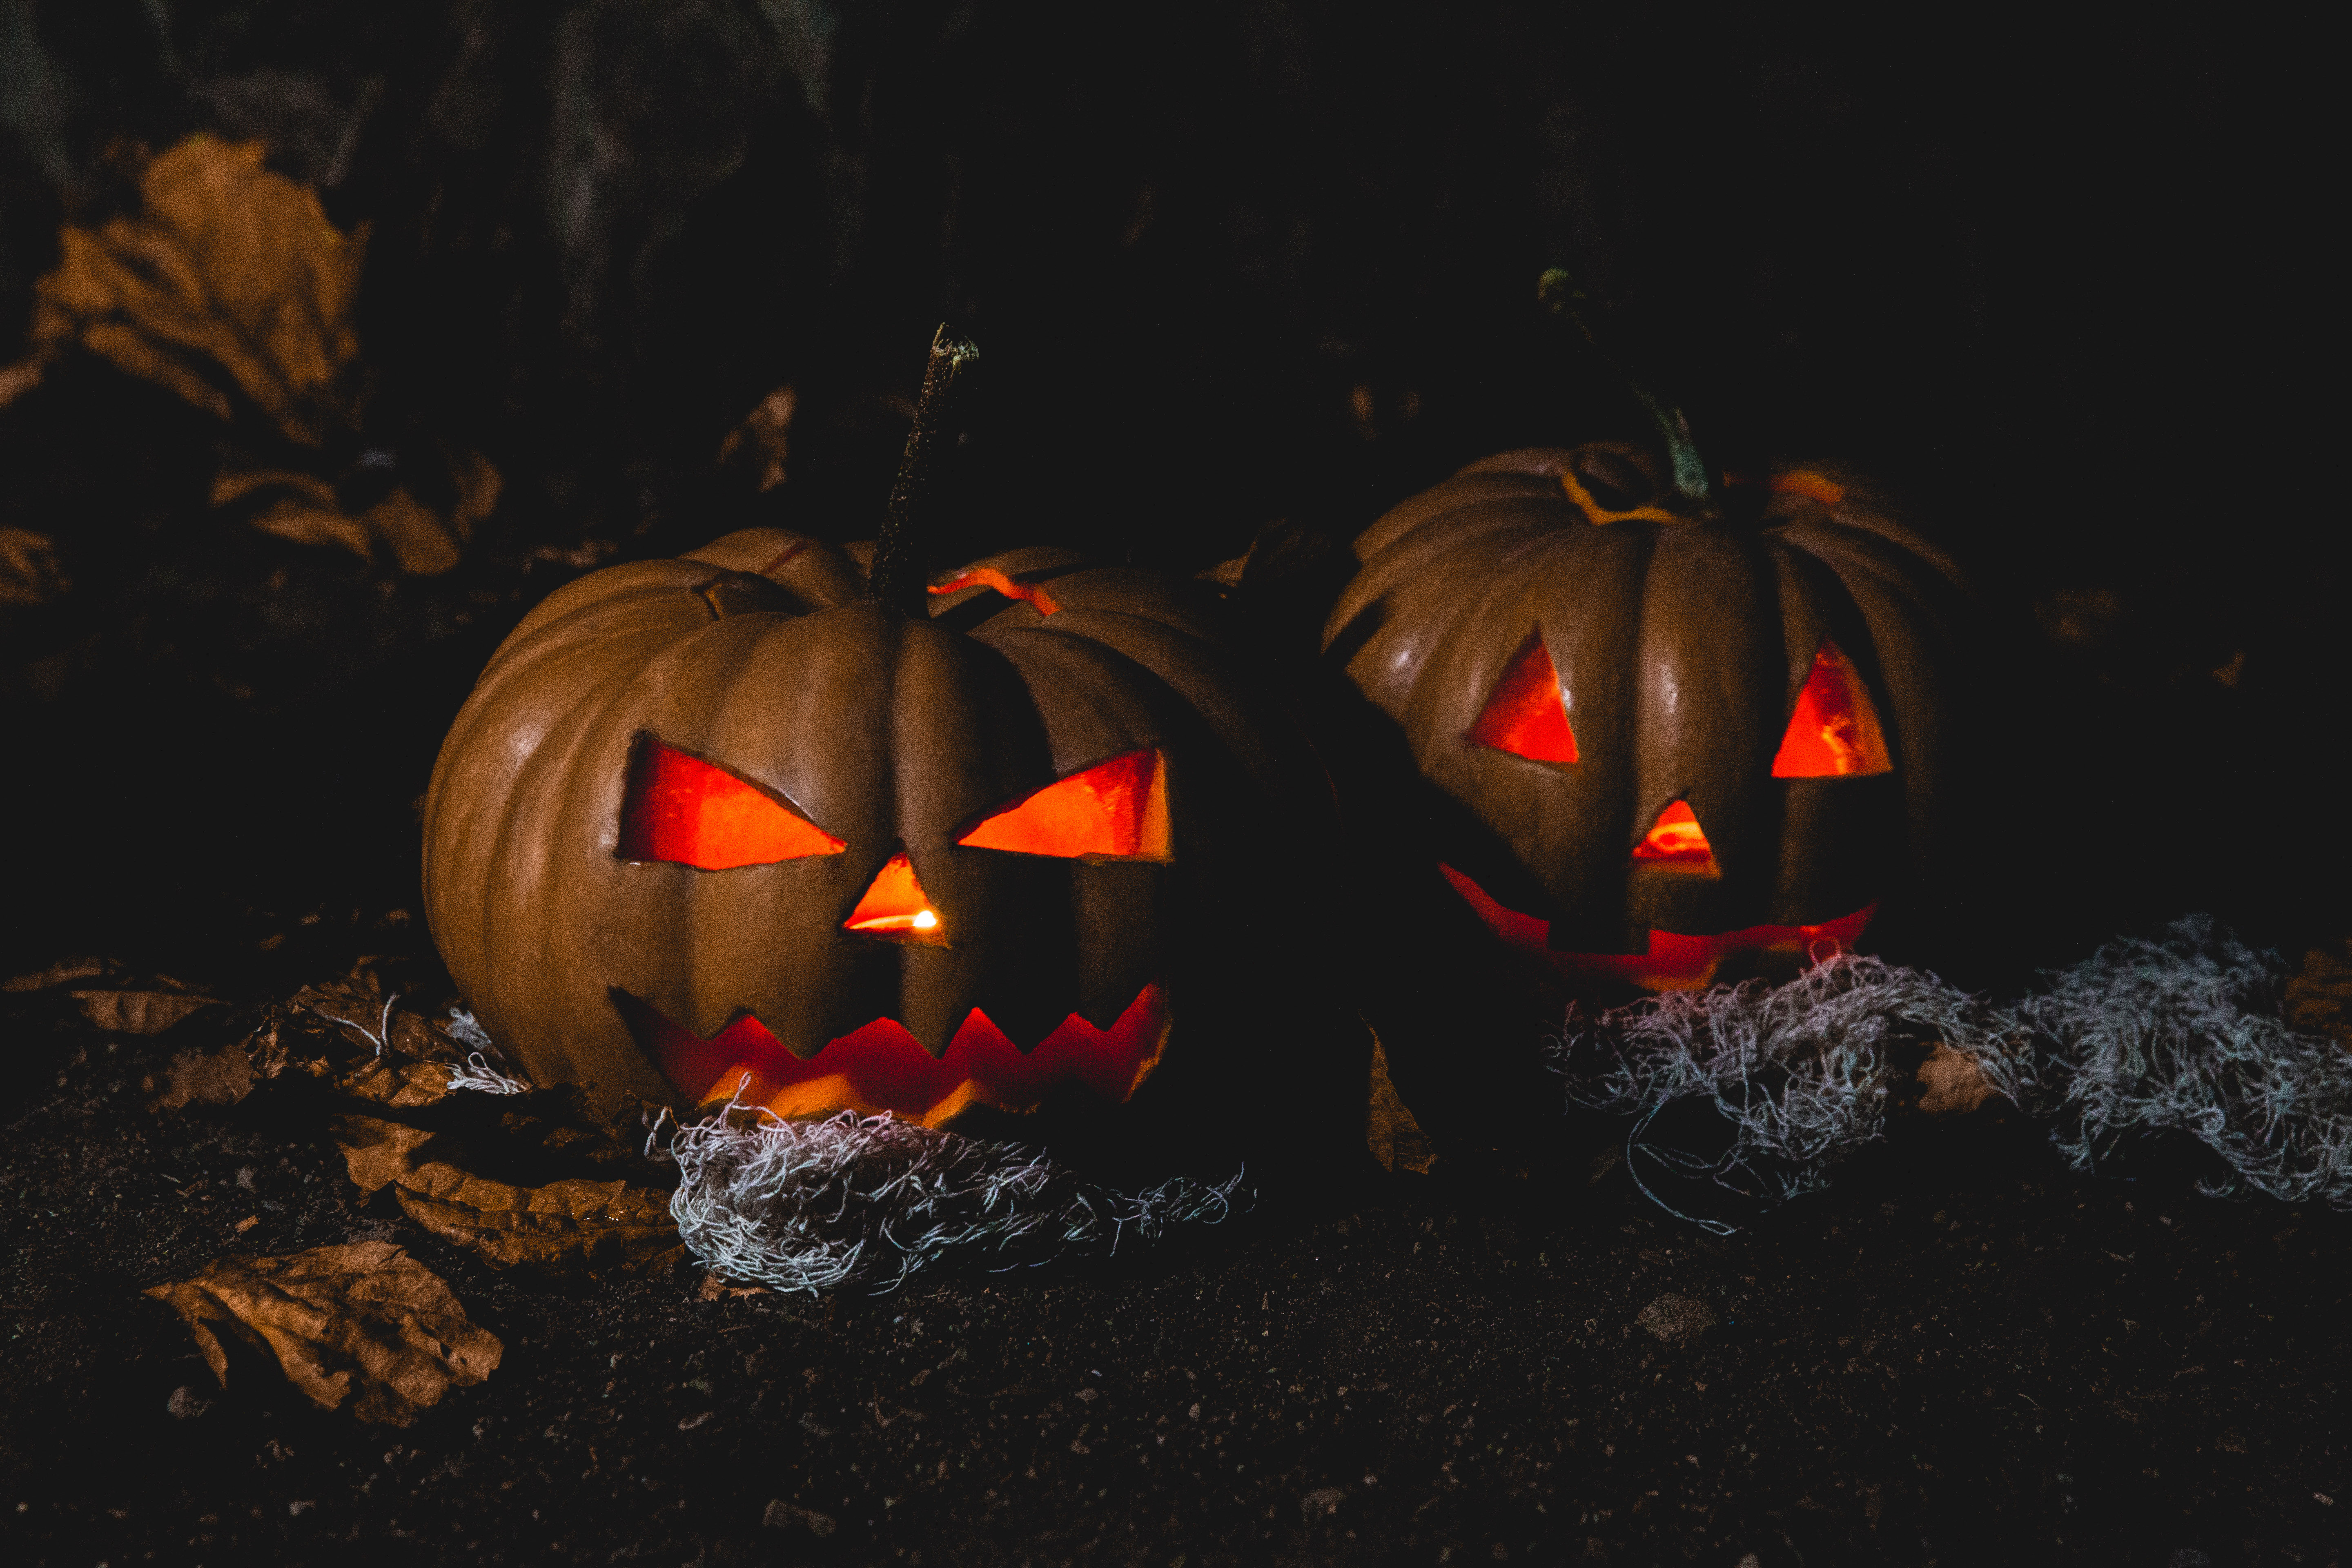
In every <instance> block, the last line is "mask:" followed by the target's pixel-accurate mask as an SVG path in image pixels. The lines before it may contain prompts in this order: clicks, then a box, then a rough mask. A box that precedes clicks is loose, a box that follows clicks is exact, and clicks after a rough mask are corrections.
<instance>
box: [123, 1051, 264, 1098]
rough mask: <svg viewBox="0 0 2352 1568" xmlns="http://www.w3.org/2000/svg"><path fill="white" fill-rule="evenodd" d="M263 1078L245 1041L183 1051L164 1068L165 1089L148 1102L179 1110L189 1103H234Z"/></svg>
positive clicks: (250, 1091)
mask: <svg viewBox="0 0 2352 1568" xmlns="http://www.w3.org/2000/svg"><path fill="white" fill-rule="evenodd" d="M259 1081H260V1079H258V1077H257V1076H256V1074H255V1072H254V1070H253V1058H252V1057H251V1056H250V1055H249V1054H247V1051H246V1048H245V1047H244V1046H242V1045H234V1046H223V1047H220V1048H219V1049H218V1050H211V1051H181V1052H179V1053H178V1054H177V1055H175V1056H173V1058H172V1060H171V1062H170V1063H169V1065H167V1066H166V1067H165V1068H163V1086H162V1091H161V1092H160V1093H158V1094H157V1095H156V1096H155V1098H154V1099H153V1100H152V1101H150V1102H149V1105H148V1109H149V1110H180V1109H182V1108H183V1107H184V1106H190V1105H235V1104H236V1103H237V1102H238V1101H239V1100H243V1099H244V1098H245V1097H246V1096H247V1095H248V1094H251V1093H252V1092H253V1086H254V1085H255V1084H256V1083H257V1082H259Z"/></svg>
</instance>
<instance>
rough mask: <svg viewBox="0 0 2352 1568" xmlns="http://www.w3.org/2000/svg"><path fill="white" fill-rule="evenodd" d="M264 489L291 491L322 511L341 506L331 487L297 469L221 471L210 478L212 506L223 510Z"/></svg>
mask: <svg viewBox="0 0 2352 1568" xmlns="http://www.w3.org/2000/svg"><path fill="white" fill-rule="evenodd" d="M266 489H288V490H292V491H293V492H294V493H295V495H296V496H297V497H298V498H299V499H300V500H306V501H309V502H310V504H311V505H312V506H314V507H317V508H319V509H320V510H324V511H334V510H339V509H340V508H341V504H342V503H341V501H340V500H337V499H336V497H335V487H334V486H332V485H331V484H329V483H328V482H327V481H326V480H324V479H320V478H319V477H318V476H317V475H316V474H306V473H304V472H303V471H302V470H301V469H299V468H223V469H222V470H221V471H220V472H219V473H217V474H215V475H214V476H213V489H212V498H211V500H212V504H213V505H215V506H226V505H228V504H229V503H230V502H231V501H235V500H243V499H245V498H246V497H247V496H249V495H252V494H254V493H255V492H256V491H258V490H266Z"/></svg>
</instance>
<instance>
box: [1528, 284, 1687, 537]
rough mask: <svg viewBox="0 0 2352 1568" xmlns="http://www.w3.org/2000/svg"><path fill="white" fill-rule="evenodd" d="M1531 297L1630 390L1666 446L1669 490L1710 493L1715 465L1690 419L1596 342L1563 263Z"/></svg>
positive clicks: (1585, 306) (1591, 307)
mask: <svg viewBox="0 0 2352 1568" xmlns="http://www.w3.org/2000/svg"><path fill="white" fill-rule="evenodd" d="M1536 298H1537V300H1538V301H1540V302H1541V303H1542V304H1543V306H1544V307H1545V309H1547V310H1549V311H1550V312H1551V313H1552V314H1553V315H1555V316H1558V317H1559V318H1560V319H1561V320H1562V321H1566V322H1567V323H1568V324H1569V325H1570V326H1571V327H1573V328H1575V329H1576V333H1577V335H1578V336H1579V337H1580V338H1582V339H1583V340H1584V341H1585V342H1587V343H1589V344H1591V348H1592V352H1593V353H1594V354H1595V355H1596V356H1597V357H1598V358H1599V359H1600V361H1601V364H1602V365H1603V366H1605V367H1606V368H1607V370H1608V372H1609V374H1611V375H1612V376H1614V377H1616V379H1617V381H1618V382H1619V384H1622V386H1623V387H1624V388H1625V390H1626V391H1627V392H1628V393H1630V394H1631V395H1633V401H1634V402H1636V403H1639V404H1640V405H1642V410H1643V413H1645V414H1647V415H1648V416H1650V423H1651V424H1652V425H1654V426H1656V427H1657V432H1658V438H1659V440H1660V441H1661V442H1662V443H1664V447H1665V448H1666V466H1667V469H1668V471H1669V473H1670V474H1671V475H1672V479H1671V481H1670V482H1671V483H1672V484H1673V486H1674V489H1675V494H1676V495H1678V496H1681V497H1682V498H1683V499H1685V500H1689V501H1693V502H1697V503H1702V504H1703V503H1706V502H1708V501H1711V500H1714V499H1715V493H1716V481H1715V470H1714V469H1713V468H1709V467H1708V466H1707V462H1706V458H1702V457H1701V456H1699V450H1698V443H1697V442H1696V441H1695V440H1693V439H1692V438H1691V429H1690V421H1689V420H1688V419H1685V417H1683V411H1682V409H1681V408H1679V407H1678V406H1676V405H1674V404H1671V403H1667V402H1664V401H1663V400H1662V399H1660V398H1659V397H1658V396H1657V395H1655V394H1654V393H1652V392H1651V391H1650V389H1649V388H1648V387H1646V386H1644V385H1643V384H1641V383H1640V382H1639V381H1636V380H1635V379H1634V378H1633V374H1632V373H1631V372H1629V371H1627V370H1626V368H1625V366H1624V364H1623V363H1622V361H1620V360H1619V359H1618V357H1617V356H1616V355H1615V354H1613V353H1610V351H1609V350H1608V349H1607V348H1606V347H1605V346H1604V345H1603V344H1602V342H1601V337H1600V334H1598V333H1596V332H1595V331H1593V330H1592V317H1593V315H1594V314H1595V313H1597V307H1596V304H1595V302H1594V301H1593V300H1592V299H1591V297H1590V296H1589V295H1587V294H1586V293H1585V292H1584V290H1583V289H1580V288H1578V287H1577V286H1576V279H1574V278H1573V277H1571V276H1570V274H1569V273H1568V271H1567V270H1566V269H1565V268H1559V267H1555V268H1550V269H1549V270H1548V271H1547V272H1545V273H1544V275H1543V277H1542V278H1541V279H1538V281H1537V283H1536Z"/></svg>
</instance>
